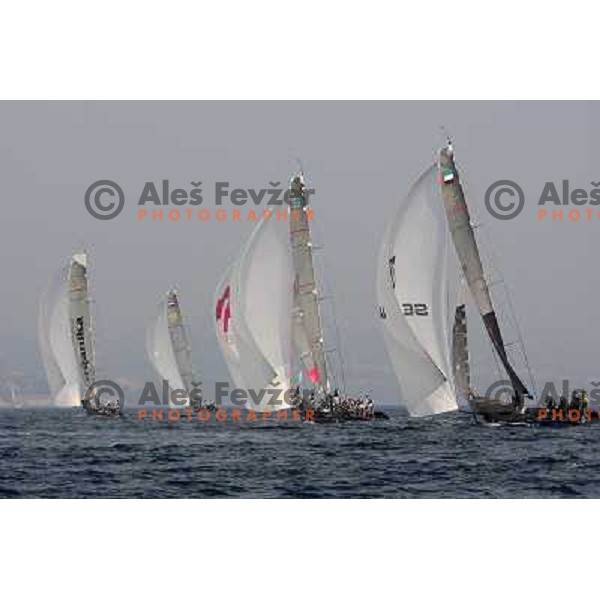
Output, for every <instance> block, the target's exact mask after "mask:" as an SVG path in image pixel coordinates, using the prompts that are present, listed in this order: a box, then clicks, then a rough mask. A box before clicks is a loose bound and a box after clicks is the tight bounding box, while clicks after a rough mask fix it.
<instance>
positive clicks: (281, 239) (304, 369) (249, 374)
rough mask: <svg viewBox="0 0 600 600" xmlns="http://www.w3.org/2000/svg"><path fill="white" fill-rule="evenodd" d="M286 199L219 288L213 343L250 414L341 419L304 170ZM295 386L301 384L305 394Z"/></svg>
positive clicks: (343, 410)
mask: <svg viewBox="0 0 600 600" xmlns="http://www.w3.org/2000/svg"><path fill="white" fill-rule="evenodd" d="M288 195H289V208H288V209H286V210H280V211H274V214H273V215H272V216H270V217H268V218H266V219H263V220H262V221H261V222H260V223H259V224H258V225H257V227H256V228H255V230H254V232H253V234H252V236H251V237H250V240H249V241H248V243H247V244H246V245H245V246H244V248H243V250H242V252H241V254H240V255H239V256H238V258H237V259H236V260H235V262H234V263H233V265H232V266H231V267H230V268H229V269H228V270H227V272H226V274H225V276H224V278H223V279H222V281H221V282H220V284H219V286H218V287H217V292H216V296H215V309H216V312H215V327H216V333H217V339H218V341H219V346H220V348H221V351H222V354H223V357H224V359H225V362H226V364H227V367H228V370H229V373H230V375H231V379H232V380H233V382H234V384H235V386H236V388H239V389H241V390H247V391H248V395H249V399H250V401H249V403H248V404H247V408H250V409H253V410H256V411H261V412H264V411H268V410H280V409H286V408H291V407H302V408H303V409H305V410H307V409H309V410H311V412H312V413H314V415H315V417H316V420H346V419H349V418H353V414H352V411H350V410H348V409H347V407H348V406H349V403H348V401H347V398H345V397H344V395H343V394H342V393H340V392H339V391H338V390H337V389H336V388H335V386H334V385H333V384H332V379H331V376H330V368H329V365H328V363H327V361H326V357H325V342H324V334H323V326H322V316H321V311H320V304H319V303H320V300H321V297H320V294H319V290H318V286H317V283H316V276H315V265H314V261H313V244H312V241H311V232H310V219H309V216H308V210H309V209H308V194H307V192H306V184H305V179H304V174H303V173H302V172H301V171H300V172H299V173H296V174H295V175H294V176H293V177H292V179H291V183H290V188H289V191H288ZM275 212H276V213H277V214H275ZM298 381H304V382H306V385H307V387H306V389H305V390H300V389H299V385H297V384H295V383H294V382H298ZM355 402H356V403H355V404H353V405H352V406H358V401H355ZM367 412H368V411H367V410H366V409H365V410H364V411H363V413H362V414H363V417H364V416H366V414H367Z"/></svg>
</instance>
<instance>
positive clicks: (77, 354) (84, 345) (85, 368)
mask: <svg viewBox="0 0 600 600" xmlns="http://www.w3.org/2000/svg"><path fill="white" fill-rule="evenodd" d="M39 340H40V349H41V353H42V358H43V361H44V367H45V369H46V374H47V377H48V384H49V386H50V392H51V394H52V398H53V400H54V403H55V404H56V405H58V406H79V405H81V404H82V403H83V402H84V395H85V392H86V390H88V388H89V387H90V386H91V385H92V383H94V382H95V378H96V373H95V360H94V336H93V330H92V322H91V315H90V298H89V289H88V275H87V255H86V254H85V253H80V254H74V255H73V257H72V258H71V260H70V261H69V264H68V265H67V266H66V267H65V268H64V269H63V270H62V271H61V272H60V273H59V275H58V276H57V277H56V279H55V280H54V281H53V282H52V284H51V285H50V286H49V288H48V289H47V290H46V292H45V293H44V295H43V297H42V301H41V303H40V314H39Z"/></svg>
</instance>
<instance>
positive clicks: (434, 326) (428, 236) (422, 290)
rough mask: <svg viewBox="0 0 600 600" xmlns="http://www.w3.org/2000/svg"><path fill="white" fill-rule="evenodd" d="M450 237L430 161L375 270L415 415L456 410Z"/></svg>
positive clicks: (390, 343)
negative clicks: (450, 312) (449, 312)
mask: <svg viewBox="0 0 600 600" xmlns="http://www.w3.org/2000/svg"><path fill="white" fill-rule="evenodd" d="M447 239H448V234H447V227H446V224H445V219H444V214H443V211H442V210H441V206H440V203H439V189H438V187H437V183H436V167H435V165H432V166H431V167H430V168H429V169H427V171H425V173H424V174H423V175H422V176H421V178H420V179H419V180H418V181H417V182H416V183H415V185H414V186H413V187H412V188H411V190H410V192H409V194H408V198H407V199H406V202H404V203H403V204H402V205H401V207H400V209H399V211H398V213H397V214H396V216H395V218H394V219H393V220H392V221H391V223H390V225H389V227H388V230H387V232H386V234H385V236H384V240H383V244H382V247H381V251H380V255H379V264H378V269H377V292H378V301H379V315H380V317H381V321H382V325H383V330H384V338H385V341H386V345H387V349H388V353H389V356H390V359H391V362H392V365H393V367H394V371H395V373H396V376H397V377H398V380H399V382H400V386H401V390H402V398H403V401H404V405H405V406H406V408H407V409H408V411H409V412H410V414H411V415H413V416H424V415H431V414H437V413H442V412H447V411H452V410H456V409H457V400H456V396H455V393H454V388H453V385H452V380H451V379H452V376H451V360H450V348H449V343H448V338H449V328H448V315H447V304H446V299H447V294H446V289H447V287H446V286H447V261H446V256H447V252H446V249H447Z"/></svg>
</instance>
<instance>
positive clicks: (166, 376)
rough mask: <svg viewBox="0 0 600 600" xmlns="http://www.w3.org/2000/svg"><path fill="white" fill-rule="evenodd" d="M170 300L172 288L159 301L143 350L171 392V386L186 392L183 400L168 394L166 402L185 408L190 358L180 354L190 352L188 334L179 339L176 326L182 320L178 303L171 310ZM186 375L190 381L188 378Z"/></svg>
mask: <svg viewBox="0 0 600 600" xmlns="http://www.w3.org/2000/svg"><path fill="white" fill-rule="evenodd" d="M172 301H173V292H170V293H169V295H168V297H167V298H166V299H165V300H163V301H162V302H161V303H160V304H159V307H158V313H157V315H156V317H155V319H154V321H153V322H152V323H151V325H150V327H149V329H148V333H147V336H146V351H147V353H148V358H149V359H150V362H151V363H152V365H153V366H154V369H155V370H156V372H157V373H158V375H159V376H160V378H161V379H162V380H164V381H167V382H168V384H169V391H170V393H171V392H173V391H174V390H179V391H181V390H183V391H185V392H186V394H187V398H186V399H185V402H182V400H178V402H173V399H172V398H171V397H170V398H169V406H170V407H172V408H185V407H187V406H189V393H190V391H191V358H190V360H189V361H188V359H187V356H185V357H184V356H183V354H186V355H189V347H188V348H187V349H186V348H185V347H184V345H183V344H184V343H185V344H186V345H187V336H185V339H184V340H182V344H181V345H180V344H179V343H178V340H180V339H181V336H180V334H179V333H178V332H176V331H175V329H177V328H179V327H183V323H182V322H181V315H180V313H179V310H178V305H177V310H176V312H174V307H173V306H172ZM184 335H185V334H184ZM178 358H179V360H178ZM184 362H185V364H186V365H187V364H188V362H189V369H188V368H185V367H184ZM184 372H185V373H186V375H187V376H186V377H185V378H184V376H183V373H184ZM184 379H185V380H184ZM188 379H189V380H190V381H187V380H188ZM188 386H190V387H188Z"/></svg>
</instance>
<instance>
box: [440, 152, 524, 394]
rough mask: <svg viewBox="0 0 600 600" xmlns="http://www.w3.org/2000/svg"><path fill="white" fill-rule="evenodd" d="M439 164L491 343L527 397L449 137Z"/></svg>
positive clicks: (457, 242)
mask: <svg viewBox="0 0 600 600" xmlns="http://www.w3.org/2000/svg"><path fill="white" fill-rule="evenodd" d="M438 167H439V176H440V186H441V191H442V198H443V202H444V209H445V211H446V217H447V220H448V225H449V228H450V233H451V235H452V240H453V242H454V247H455V248H456V252H457V254H458V259H459V261H460V264H461V267H462V271H463V273H464V276H465V279H466V281H467V285H468V286H469V289H470V291H471V294H472V296H473V298H474V300H475V304H476V305H477V308H478V310H479V314H480V315H481V317H482V319H483V322H484V324H485V328H486V330H487V333H488V335H489V337H490V340H491V341H492V345H493V347H494V349H495V351H496V354H497V355H498V357H499V358H500V360H501V362H502V364H503V366H504V368H505V369H506V372H507V374H508V377H509V378H510V381H511V384H512V386H513V388H514V390H515V393H516V394H517V396H519V397H523V396H528V395H529V392H528V390H527V387H526V386H525V384H524V383H523V382H522V381H521V379H520V378H519V376H518V375H517V374H516V372H515V370H514V369H513V367H512V365H511V364H510V362H509V360H508V356H507V354H506V348H505V346H504V341H503V339H502V334H501V333H500V326H499V325H498V319H497V317H496V312H495V311H494V307H493V304H492V298H491V296H490V291H489V287H488V284H487V281H486V278H485V274H484V271H483V265H482V262H481V256H480V254H479V249H478V247H477V241H476V240H475V233H474V231H473V227H472V225H471V218H470V216H469V209H468V207H467V202H466V200H465V196H464V193H463V189H462V185H461V184H460V180H459V176H458V171H457V169H456V165H455V163H454V151H453V148H452V144H451V142H450V140H448V143H447V145H446V146H445V147H444V148H442V149H441V150H440V152H439V163H438Z"/></svg>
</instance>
